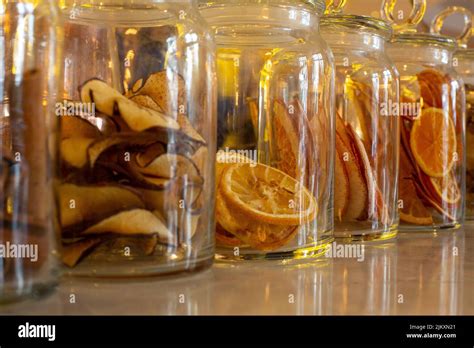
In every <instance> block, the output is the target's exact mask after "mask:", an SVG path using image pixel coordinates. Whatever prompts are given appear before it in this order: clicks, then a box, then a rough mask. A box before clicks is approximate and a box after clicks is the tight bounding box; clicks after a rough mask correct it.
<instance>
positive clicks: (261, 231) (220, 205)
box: [216, 190, 298, 251]
mask: <svg viewBox="0 0 474 348" xmlns="http://www.w3.org/2000/svg"><path fill="white" fill-rule="evenodd" d="M216 220H217V222H218V223H219V224H220V225H221V226H222V227H223V228H224V230H226V231H227V232H229V233H231V234H232V235H234V236H235V237H237V238H238V239H239V240H241V241H242V242H244V243H245V244H248V245H249V246H250V247H252V248H255V249H258V250H268V251H271V250H275V249H278V248H281V247H282V246H284V245H286V244H287V243H288V242H289V241H291V240H292V239H293V238H294V237H295V235H296V232H297V231H298V227H297V226H282V225H273V224H268V223H265V222H261V221H257V220H254V219H252V218H250V217H249V216H246V215H243V214H240V213H236V212H235V211H233V210H232V211H231V210H230V209H229V206H228V205H227V202H226V200H225V198H224V197H223V195H222V193H221V190H218V191H217V195H216Z"/></svg>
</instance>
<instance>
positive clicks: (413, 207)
mask: <svg viewBox="0 0 474 348" xmlns="http://www.w3.org/2000/svg"><path fill="white" fill-rule="evenodd" d="M414 173H415V169H414V168H413V166H412V164H411V162H410V159H409V158H408V155H407V153H406V151H405V149H404V148H403V147H401V148H400V179H399V199H400V200H401V202H402V207H401V208H400V219H401V220H402V221H403V222H406V223H410V224H415V225H431V224H432V223H433V218H432V216H431V214H430V212H429V211H428V209H426V207H425V206H424V204H423V202H422V201H421V200H420V198H418V196H417V192H419V190H418V189H417V186H416V185H415V182H414V180H415V179H414V177H413V175H414Z"/></svg>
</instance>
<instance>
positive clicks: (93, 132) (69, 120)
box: [59, 116, 101, 139]
mask: <svg viewBox="0 0 474 348" xmlns="http://www.w3.org/2000/svg"><path fill="white" fill-rule="evenodd" d="M59 122H60V126H61V139H67V138H73V137H76V138H92V139H94V138H98V137H100V136H101V133H100V131H99V129H98V128H97V127H95V126H94V125H93V124H92V123H90V122H88V121H87V120H85V119H83V118H82V117H79V116H62V117H60V118H59Z"/></svg>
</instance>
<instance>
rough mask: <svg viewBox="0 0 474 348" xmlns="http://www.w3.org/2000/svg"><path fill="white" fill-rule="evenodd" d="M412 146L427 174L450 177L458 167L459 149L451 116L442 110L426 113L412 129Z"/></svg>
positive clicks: (419, 163)
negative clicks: (457, 150)
mask: <svg viewBox="0 0 474 348" xmlns="http://www.w3.org/2000/svg"><path fill="white" fill-rule="evenodd" d="M410 147H411V150H412V154H413V156H414V158H415V160H416V163H417V164H418V165H419V166H420V168H421V169H422V170H423V171H424V172H425V173H426V174H427V175H429V176H432V177H435V178H440V177H443V176H445V175H447V174H448V173H449V171H450V170H451V169H452V167H453V165H454V162H455V156H454V154H455V152H456V148H457V140H456V129H455V127H454V123H453V121H452V120H451V117H449V115H447V114H445V113H444V112H443V110H441V109H436V108H429V109H425V110H423V112H422V113H421V116H420V117H419V118H418V119H417V120H416V121H415V122H414V124H413V127H412V129H411V133H410Z"/></svg>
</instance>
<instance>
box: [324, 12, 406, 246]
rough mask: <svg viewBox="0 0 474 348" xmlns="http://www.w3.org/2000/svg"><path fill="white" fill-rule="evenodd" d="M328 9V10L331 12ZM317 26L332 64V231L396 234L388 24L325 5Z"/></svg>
mask: <svg viewBox="0 0 474 348" xmlns="http://www.w3.org/2000/svg"><path fill="white" fill-rule="evenodd" d="M331 11H332V12H331ZM330 12H331V13H330V14H328V15H326V16H324V17H323V19H322V21H321V33H322V35H323V37H324V39H325V40H326V42H327V43H328V45H329V47H330V48H331V50H332V52H333V54H334V58H335V65H336V162H335V172H334V173H335V179H334V181H335V187H334V192H335V193H334V211H335V232H334V234H335V237H340V238H344V239H346V240H348V241H366V240H385V239H390V238H393V237H395V236H396V235H397V227H398V208H397V185H398V181H397V180H398V153H399V139H398V132H399V117H398V114H397V112H398V110H397V108H396V106H397V105H398V102H399V100H398V99H399V94H398V91H399V80H398V73H397V70H396V69H395V67H394V66H393V64H392V63H391V61H390V60H389V59H388V57H387V55H386V53H385V46H386V42H387V41H388V40H389V39H390V37H391V34H392V30H391V28H390V26H389V25H388V24H387V23H385V22H383V21H381V20H378V19H375V18H372V17H366V16H354V15H343V14H339V13H337V12H338V11H336V10H335V9H334V8H330Z"/></svg>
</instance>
